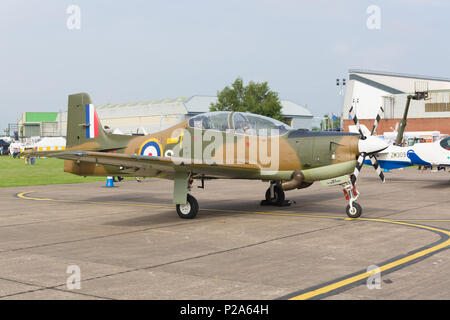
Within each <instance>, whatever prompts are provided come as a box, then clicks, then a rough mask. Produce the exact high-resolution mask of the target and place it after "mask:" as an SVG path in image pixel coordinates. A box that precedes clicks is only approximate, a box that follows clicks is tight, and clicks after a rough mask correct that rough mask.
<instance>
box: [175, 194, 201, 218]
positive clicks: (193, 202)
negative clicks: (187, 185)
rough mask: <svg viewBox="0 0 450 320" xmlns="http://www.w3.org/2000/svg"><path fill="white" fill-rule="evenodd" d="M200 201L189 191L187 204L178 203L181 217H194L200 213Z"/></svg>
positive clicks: (178, 211)
mask: <svg viewBox="0 0 450 320" xmlns="http://www.w3.org/2000/svg"><path fill="white" fill-rule="evenodd" d="M198 209H199V206H198V202H197V199H195V198H194V197H193V196H191V195H190V194H189V193H188V194H187V199H186V204H177V213H178V216H179V217H180V218H183V219H194V218H195V217H196V216H197V213H198Z"/></svg>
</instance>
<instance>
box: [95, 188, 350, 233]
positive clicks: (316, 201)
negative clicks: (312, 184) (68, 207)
mask: <svg viewBox="0 0 450 320" xmlns="http://www.w3.org/2000/svg"><path fill="white" fill-rule="evenodd" d="M341 198H342V195H341V194H340V193H339V192H329V193H320V194H308V195H305V194H303V195H301V194H297V195H296V194H295V193H292V197H289V199H291V200H294V201H295V203H294V204H292V205H291V206H286V207H278V206H261V205H260V200H240V199H239V200H229V199H227V200H214V201H213V200H209V199H204V200H202V203H203V208H202V209H201V211H200V214H199V215H198V217H197V219H195V220H184V221H180V219H179V217H178V216H177V215H174V214H173V209H172V206H173V205H172V204H171V203H170V202H168V201H167V200H166V199H164V200H165V201H164V203H162V202H163V201H161V200H162V199H154V198H152V197H148V196H147V197H145V198H139V197H136V196H134V197H123V198H121V199H120V200H121V201H117V197H115V196H102V197H92V198H90V199H89V200H88V201H92V202H111V203H126V202H128V203H131V207H130V208H129V209H127V212H129V211H130V209H131V208H133V209H134V210H135V211H136V212H141V213H142V215H140V216H138V217H133V218H129V219H123V220H116V221H112V222H108V223H107V225H113V226H125V227H126V226H128V227H136V226H152V225H160V224H173V223H174V222H175V223H176V224H180V223H182V224H185V223H193V222H195V221H199V220H204V219H208V220H209V219H223V218H225V217H233V216H239V215H247V213H248V214H253V213H255V212H282V213H283V212H286V214H289V213H293V214H305V215H328V216H336V217H343V216H342V210H340V208H339V207H337V206H335V205H332V204H333V203H334V200H336V199H341ZM132 203H137V204H138V205H137V206H136V207H133V206H132ZM140 204H149V205H152V204H156V206H155V207H151V206H149V207H145V206H139V205H140ZM157 205H161V206H163V207H157ZM247 216H248V215H247ZM259 217H262V215H260V216H259Z"/></svg>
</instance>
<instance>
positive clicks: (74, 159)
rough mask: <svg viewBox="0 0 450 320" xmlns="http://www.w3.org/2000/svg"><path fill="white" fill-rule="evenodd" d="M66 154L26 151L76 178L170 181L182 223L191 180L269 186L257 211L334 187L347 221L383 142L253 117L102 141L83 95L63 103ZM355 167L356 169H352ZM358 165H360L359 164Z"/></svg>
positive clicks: (213, 119)
mask: <svg viewBox="0 0 450 320" xmlns="http://www.w3.org/2000/svg"><path fill="white" fill-rule="evenodd" d="M67 114H68V115H67V146H66V150H65V151H57V152H55V151H53V152H52V151H47V152H39V151H30V152H26V153H25V156H33V155H41V156H47V157H55V158H60V159H64V160H65V163H64V171H66V172H70V173H73V174H76V175H80V176H121V177H125V176H133V177H158V178H165V179H171V180H173V181H174V187H173V202H174V204H175V205H176V211H177V213H178V215H179V216H180V217H181V218H187V219H190V218H194V217H195V216H196V215H197V212H198V210H199V205H198V202H197V200H196V199H195V198H194V197H193V196H192V195H191V194H190V192H191V190H192V184H193V181H194V180H200V181H201V183H202V185H201V186H202V187H204V182H205V180H209V179H252V180H262V181H267V182H269V183H270V187H269V188H268V189H267V192H266V195H265V200H263V202H262V204H266V205H267V204H268V205H283V204H286V203H287V204H289V202H288V201H287V200H285V191H288V190H293V189H302V188H307V187H309V186H310V185H311V184H312V183H313V182H315V181H321V184H323V185H327V186H331V185H341V186H342V187H343V189H344V193H345V196H346V200H348V206H347V209H346V212H347V215H348V216H349V217H351V218H357V217H359V216H360V215H361V213H362V208H361V206H360V205H359V204H358V203H356V202H355V200H356V199H357V198H358V196H359V192H358V191H357V190H356V185H355V183H356V178H357V176H358V173H359V171H360V169H361V167H362V163H363V161H364V159H365V157H366V156H368V157H369V158H370V159H371V160H372V162H373V166H374V167H375V169H377V172H378V174H379V175H380V178H381V179H382V180H383V182H384V176H383V174H382V172H381V170H380V168H379V167H378V163H377V159H376V156H375V154H376V153H378V152H380V151H382V150H384V149H386V148H387V147H388V146H387V144H386V143H384V142H383V141H382V140H380V139H378V138H376V137H372V136H365V135H363V134H357V133H351V132H321V131H309V130H305V129H297V130H294V129H292V128H291V127H289V126H288V125H286V124H284V123H282V122H280V121H277V120H274V119H271V118H268V117H263V116H260V115H256V114H251V113H242V112H221V111H219V112H211V113H204V114H199V115H197V116H194V117H192V118H190V119H188V120H185V121H183V122H181V123H179V124H177V125H175V126H173V127H171V128H169V129H166V130H163V131H160V132H157V133H153V134H150V135H146V136H129V135H117V134H112V133H107V132H106V131H105V130H104V129H103V127H102V125H101V123H100V119H99V118H98V116H97V113H96V112H95V109H94V105H93V104H92V102H91V99H90V97H89V95H88V94H86V93H79V94H73V95H69V101H68V113H67ZM357 159H358V161H357ZM361 159H362V161H361Z"/></svg>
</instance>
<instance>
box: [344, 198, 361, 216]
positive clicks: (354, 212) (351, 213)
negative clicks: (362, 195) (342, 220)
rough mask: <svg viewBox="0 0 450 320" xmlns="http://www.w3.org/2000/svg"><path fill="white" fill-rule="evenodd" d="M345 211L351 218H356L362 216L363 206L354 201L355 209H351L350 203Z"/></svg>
mask: <svg viewBox="0 0 450 320" xmlns="http://www.w3.org/2000/svg"><path fill="white" fill-rule="evenodd" d="M345 211H346V212H347V216H348V217H349V218H352V219H356V218H359V217H361V214H362V207H361V206H360V205H359V204H358V203H356V202H353V210H352V211H350V205H347V209H346V210H345Z"/></svg>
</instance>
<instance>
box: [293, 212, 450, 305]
mask: <svg viewBox="0 0 450 320" xmlns="http://www.w3.org/2000/svg"><path fill="white" fill-rule="evenodd" d="M360 220H364V221H372V222H383V223H393V224H399V225H404V226H409V227H416V228H420V229H425V230H430V231H437V232H441V233H444V234H446V235H448V236H450V231H447V230H442V229H439V228H434V227H428V226H422V225H418V224H411V223H405V222H398V221H393V220H384V219H365V218H360ZM448 246H450V239H449V240H447V241H445V242H442V243H440V244H438V245H435V246H433V247H430V248H427V249H424V250H421V251H419V252H416V253H414V254H411V255H409V256H406V257H404V258H401V259H398V260H395V261H393V262H390V263H388V264H385V265H383V266H381V267H379V271H380V272H383V271H387V270H389V269H392V268H395V267H398V266H400V265H402V264H405V263H408V262H411V261H413V260H416V259H418V258H421V257H423V256H426V255H428V254H430V253H433V252H436V251H439V250H441V249H444V248H446V247H448ZM373 274H374V271H373V270H372V271H370V272H363V273H360V274H358V275H356V276H353V277H350V278H348V279H344V280H341V281H338V282H335V283H332V284H329V285H326V286H323V287H321V288H318V289H316V290H312V291H309V292H305V293H303V294H301V295H298V296H295V297H293V298H291V299H290V300H306V299H311V298H314V297H317V296H319V295H322V294H326V293H329V292H331V291H334V290H336V289H339V288H342V287H345V286H347V285H349V284H352V283H355V282H358V281H361V280H363V279H366V278H368V277H370V276H371V275H373Z"/></svg>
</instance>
